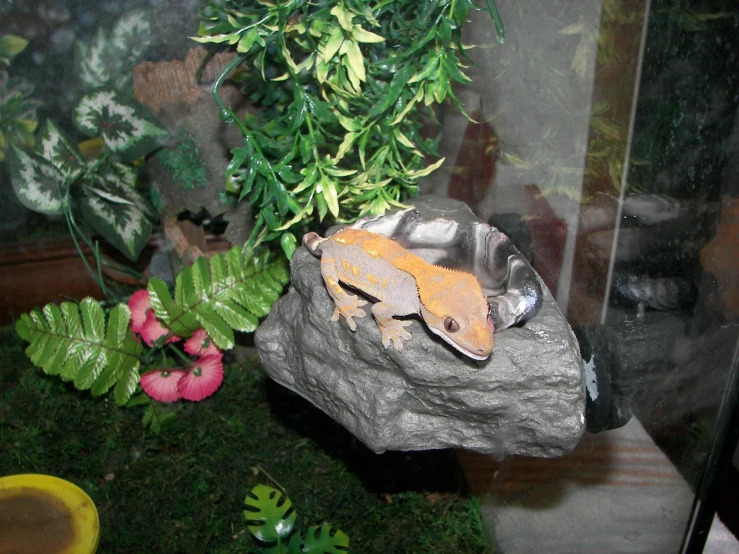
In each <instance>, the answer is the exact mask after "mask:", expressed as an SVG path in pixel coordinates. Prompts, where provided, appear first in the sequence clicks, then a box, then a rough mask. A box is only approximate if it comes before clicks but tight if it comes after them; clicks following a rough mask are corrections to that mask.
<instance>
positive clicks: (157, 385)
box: [141, 369, 187, 402]
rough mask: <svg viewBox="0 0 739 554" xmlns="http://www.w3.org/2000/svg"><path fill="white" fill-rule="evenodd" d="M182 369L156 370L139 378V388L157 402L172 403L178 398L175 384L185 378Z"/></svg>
mask: <svg viewBox="0 0 739 554" xmlns="http://www.w3.org/2000/svg"><path fill="white" fill-rule="evenodd" d="M186 374H187V372H186V371H184V370H182V369H157V370H155V371H148V372H146V373H144V374H143V375H142V376H141V388H142V389H144V392H145V393H146V394H148V395H149V396H151V397H152V398H153V399H154V400H158V401H159V402H174V401H175V400H177V399H179V398H180V392H179V390H178V388H177V384H178V383H179V382H180V381H181V380H182V379H183V378H184V377H185V375H186Z"/></svg>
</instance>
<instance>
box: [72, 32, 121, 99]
mask: <svg viewBox="0 0 739 554" xmlns="http://www.w3.org/2000/svg"><path fill="white" fill-rule="evenodd" d="M75 67H76V69H77V76H78V78H79V80H80V81H81V82H82V84H83V86H84V87H85V88H94V87H101V86H103V85H106V84H108V83H109V82H110V80H111V79H112V76H113V75H114V74H115V72H116V71H117V70H118V69H120V60H119V59H118V57H117V56H116V53H115V52H114V51H113V49H111V48H110V46H109V45H108V40H107V38H106V34H105V31H104V30H103V29H102V28H98V30H97V31H96V32H95V36H94V37H93V39H92V41H91V42H90V44H89V45H87V44H85V43H83V42H79V41H78V42H77V44H76V48H75Z"/></svg>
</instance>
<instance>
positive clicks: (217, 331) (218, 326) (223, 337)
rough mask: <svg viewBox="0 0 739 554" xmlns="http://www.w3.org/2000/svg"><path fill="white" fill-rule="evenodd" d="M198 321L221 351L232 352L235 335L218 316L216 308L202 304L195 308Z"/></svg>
mask: <svg viewBox="0 0 739 554" xmlns="http://www.w3.org/2000/svg"><path fill="white" fill-rule="evenodd" d="M194 311H195V315H196V317H197V318H198V321H199V322H200V324H201V325H202V326H203V329H205V332H206V333H208V336H209V337H210V338H211V340H212V341H213V342H214V343H215V345H216V346H217V347H218V348H220V349H221V350H230V349H231V348H233V346H234V333H233V330H232V329H231V327H229V326H228V324H227V323H226V322H225V321H224V320H223V318H222V317H221V316H220V315H218V312H217V311H216V307H215V306H212V305H210V304H206V303H200V304H199V305H198V306H197V307H196V308H195V310H194Z"/></svg>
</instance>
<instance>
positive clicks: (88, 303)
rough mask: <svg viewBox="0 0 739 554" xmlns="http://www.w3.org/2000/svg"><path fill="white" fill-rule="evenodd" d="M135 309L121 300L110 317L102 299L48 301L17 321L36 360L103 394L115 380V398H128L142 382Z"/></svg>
mask: <svg viewBox="0 0 739 554" xmlns="http://www.w3.org/2000/svg"><path fill="white" fill-rule="evenodd" d="M130 319H131V312H130V310H129V309H128V306H126V305H125V304H118V305H117V306H116V307H115V308H113V309H112V310H111V311H110V314H109V315H108V318H107V324H106V318H105V312H103V309H102V308H101V307H100V304H99V303H98V302H97V300H95V299H93V298H85V299H84V300H83V301H82V302H80V304H79V305H77V304H74V303H72V302H62V303H61V305H59V306H57V305H56V304H47V305H46V306H45V307H44V309H43V310H38V309H36V310H33V311H32V312H30V313H29V314H23V315H22V316H21V317H20V319H19V320H18V322H17V323H16V325H15V330H16V332H17V333H18V335H19V336H20V337H21V338H22V339H24V340H26V341H27V342H28V343H29V345H28V347H27V348H26V354H27V355H28V357H29V358H30V360H31V362H33V364H34V365H35V366H37V367H40V368H42V369H43V370H44V372H45V373H47V374H49V375H59V376H60V377H61V378H62V379H63V380H65V381H72V382H73V383H74V386H75V387H77V388H78V389H81V390H85V389H90V392H91V393H92V394H93V395H94V396H99V395H101V394H104V393H106V392H107V391H108V390H110V388H111V387H113V386H115V390H114V397H115V402H116V404H118V405H119V406H122V405H123V404H125V403H126V402H127V401H128V399H129V398H130V397H131V395H132V394H133V392H134V391H135V390H136V385H137V384H138V382H139V372H138V369H139V365H140V363H141V360H140V354H141V352H142V350H143V349H142V346H141V344H140V343H139V342H138V341H137V340H136V339H135V338H134V336H133V334H132V333H131V330H130V328H129V321H130Z"/></svg>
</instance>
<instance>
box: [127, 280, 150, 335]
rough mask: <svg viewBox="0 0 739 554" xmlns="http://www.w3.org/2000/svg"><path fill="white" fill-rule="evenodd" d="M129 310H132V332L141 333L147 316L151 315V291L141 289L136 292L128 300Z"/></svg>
mask: <svg viewBox="0 0 739 554" xmlns="http://www.w3.org/2000/svg"><path fill="white" fill-rule="evenodd" d="M128 309H129V310H131V331H133V332H134V333H140V332H141V329H143V327H144V323H146V318H147V316H148V315H149V314H150V313H151V303H150V302H149V291H148V290H146V289H141V290H137V291H136V292H134V293H133V294H132V295H131V298H129V299H128Z"/></svg>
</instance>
